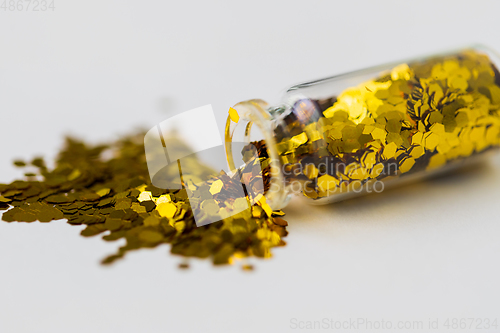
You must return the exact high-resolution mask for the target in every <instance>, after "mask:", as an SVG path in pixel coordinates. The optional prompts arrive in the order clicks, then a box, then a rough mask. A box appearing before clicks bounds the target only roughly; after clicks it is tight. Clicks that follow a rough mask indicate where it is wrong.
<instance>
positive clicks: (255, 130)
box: [225, 99, 290, 210]
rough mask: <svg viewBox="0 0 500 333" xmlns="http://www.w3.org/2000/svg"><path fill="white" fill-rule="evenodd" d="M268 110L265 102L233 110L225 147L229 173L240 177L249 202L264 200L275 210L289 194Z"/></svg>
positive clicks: (226, 132) (245, 103)
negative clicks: (238, 174)
mask: <svg viewBox="0 0 500 333" xmlns="http://www.w3.org/2000/svg"><path fill="white" fill-rule="evenodd" d="M267 108H268V104H267V103H266V102H264V101H262V100H257V99H255V100H248V101H244V102H241V103H238V104H236V105H235V106H234V107H232V108H231V109H230V111H229V116H228V118H227V122H226V129H225V147H226V158H227V162H228V165H229V169H230V170H231V171H232V172H233V174H234V173H235V172H239V173H240V174H241V179H242V183H243V184H245V187H246V190H247V192H248V194H249V198H251V199H254V200H258V199H260V198H262V196H264V197H265V199H266V202H267V203H268V204H269V205H270V206H271V208H273V209H275V210H276V209H281V208H283V207H284V206H286V204H287V203H288V201H289V199H290V194H289V193H288V192H287V190H286V186H285V179H284V177H283V174H282V172H281V162H280V160H279V155H278V152H277V150H276V143H275V139H274V136H273V126H274V125H273V117H272V116H271V115H270V114H269V113H268V112H267ZM249 179H252V181H251V182H249V181H248V180H249ZM252 203H253V202H252Z"/></svg>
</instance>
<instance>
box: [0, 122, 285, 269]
mask: <svg viewBox="0 0 500 333" xmlns="http://www.w3.org/2000/svg"><path fill="white" fill-rule="evenodd" d="M233 116H234V115H233ZM143 138H144V134H143V133H139V134H136V135H130V136H125V137H123V138H121V139H120V140H118V141H117V142H113V143H110V144H106V145H97V146H90V145H87V144H85V143H84V142H81V141H77V140H75V139H71V138H68V139H67V140H66V145H65V147H64V148H63V149H62V150H61V151H60V152H59V156H58V158H57V160H56V163H55V168H54V169H53V170H49V169H48V168H47V167H46V166H45V163H44V161H43V159H41V158H36V159H34V160H33V161H32V162H31V163H21V162H20V161H16V162H15V165H16V166H18V167H24V166H29V167H36V168H38V172H37V175H38V176H39V179H41V180H40V181H35V180H17V181H14V182H12V183H11V184H0V209H8V208H11V209H9V210H7V211H6V212H5V213H4V214H3V216H2V218H3V220H4V221H6V222H13V221H18V222H34V221H36V220H38V221H40V222H50V221H52V220H59V219H67V221H68V223H69V224H71V225H86V228H85V229H84V230H83V231H82V232H81V235H82V236H85V237H91V236H95V235H98V234H103V233H105V235H104V236H103V237H102V238H103V239H104V240H106V241H115V240H118V239H125V241H126V244H125V245H124V246H122V247H120V248H119V250H118V252H117V253H116V254H114V255H111V256H109V257H107V258H105V259H104V260H103V263H104V264H110V263H112V262H114V261H115V260H117V259H120V258H122V257H124V256H125V254H126V253H127V252H129V251H132V250H137V249H140V248H150V247H156V246H158V245H161V244H171V250H170V251H171V253H173V254H176V255H180V256H182V257H185V258H188V257H198V258H210V259H211V260H212V262H213V263H214V264H229V263H232V262H234V261H235V259H244V258H246V257H250V256H255V257H261V258H268V257H270V256H271V252H270V249H271V248H272V247H275V246H283V245H285V242H284V241H283V240H282V237H285V236H286V234H287V232H286V229H285V227H286V222H283V221H282V220H281V219H280V220H276V219H277V218H276V217H274V216H273V215H275V216H282V215H283V212H281V211H276V212H273V211H272V210H271V209H270V207H269V205H267V204H266V202H265V199H263V198H262V199H260V200H259V201H258V204H256V205H255V206H253V209H255V213H254V211H253V210H252V211H250V210H249V209H248V200H249V198H246V197H244V198H236V199H235V198H234V195H233V194H232V192H231V190H232V188H233V187H232V186H233V185H232V184H236V182H239V179H237V175H236V176H234V177H230V176H228V175H226V174H224V173H220V174H218V175H217V174H216V173H214V172H213V171H212V170H210V169H209V168H207V167H206V166H204V165H202V164H201V163H200V162H198V161H197V160H196V159H195V158H190V160H189V163H192V165H193V166H194V167H192V168H190V169H192V170H195V171H196V172H198V173H197V174H196V175H191V174H183V178H184V179H185V180H186V182H188V183H187V184H186V183H184V185H185V188H184V189H182V190H164V189H160V188H156V187H154V186H152V185H151V183H150V181H149V177H148V170H147V164H146V160H145V155H144V146H143ZM178 145H179V147H184V149H187V146H185V145H184V144H183V143H182V142H181V141H178ZM105 151H112V152H113V153H114V154H113V156H114V157H113V158H112V159H105V158H103V157H102V156H103V153H104V152H105ZM252 156H253V155H252ZM253 159H255V157H253ZM263 160H264V158H258V159H257V160H255V161H253V160H252V159H250V160H249V161H248V164H247V166H248V168H246V169H243V170H242V173H243V174H247V175H248V179H249V180H250V181H253V180H254V179H256V178H260V179H262V177H263V175H267V174H268V172H269V171H268V169H269V168H268V167H267V169H266V170H267V171H265V172H264V173H262V171H261V170H260V168H258V170H257V169H254V168H253V165H254V164H255V163H259V165H260V164H261V163H263ZM207 177H211V178H209V181H208V183H209V184H210V186H205V187H203V186H196V185H194V183H190V182H192V181H193V180H196V179H198V180H199V179H202V178H207ZM189 179H190V180H189ZM238 184H239V183H238ZM186 188H190V190H192V191H195V192H196V193H199V197H200V201H199V202H198V201H196V200H192V202H189V200H188V195H187V192H186ZM261 192H262V191H261ZM200 205H201V206H202V208H204V210H202V211H205V212H206V213H208V214H216V213H219V210H220V209H219V208H220V207H225V209H227V210H228V211H231V210H232V209H238V210H239V211H241V212H240V213H238V214H236V215H234V216H228V217H226V218H223V219H222V220H220V221H218V222H215V223H212V224H209V225H205V226H201V227H197V226H196V224H195V221H194V217H193V212H192V210H191V207H192V206H193V207H199V206H200ZM219 206H220V207H219ZM180 267H181V268H187V267H188V264H187V263H186V262H183V263H182V264H180ZM252 267H253V266H251V265H249V264H248V263H246V262H242V268H243V269H244V270H251V269H252Z"/></svg>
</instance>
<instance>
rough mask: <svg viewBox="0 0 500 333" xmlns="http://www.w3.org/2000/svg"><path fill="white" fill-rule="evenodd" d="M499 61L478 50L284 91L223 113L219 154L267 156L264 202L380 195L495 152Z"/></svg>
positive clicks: (499, 124) (499, 132)
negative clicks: (254, 150) (272, 99)
mask: <svg viewBox="0 0 500 333" xmlns="http://www.w3.org/2000/svg"><path fill="white" fill-rule="evenodd" d="M499 64H500V60H499V58H498V56H497V55H496V54H495V53H494V52H492V51H491V50H489V49H487V48H485V47H482V46H478V47H471V48H466V49H461V50H457V51H453V52H448V53H443V54H436V55H432V56H427V57H421V58H416V59H412V60H409V61H401V62H398V63H391V64H386V65H382V66H377V67H372V68H368V69H364V70H359V71H355V72H351V73H347V74H343V75H338V76H333V77H329V78H325V79H321V80H317V81H312V82H307V83H303V84H299V85H296V86H293V87H290V88H289V89H288V90H287V92H286V93H285V95H284V96H283V97H282V99H281V102H280V103H279V104H277V105H275V106H270V105H268V104H267V103H266V102H265V101H262V100H258V99H254V100H248V101H244V102H241V103H238V104H236V105H235V106H234V107H233V108H231V109H230V112H229V117H228V119H227V123H226V130H225V141H226V155H227V159H228V164H229V167H230V169H231V170H235V169H236V167H238V165H235V161H236V160H237V159H240V158H241V157H240V156H239V155H238V154H240V155H241V153H240V150H239V149H237V148H236V143H237V142H238V143H240V142H243V143H246V144H251V143H254V144H255V145H256V146H257V147H258V149H260V152H259V154H261V155H262V156H266V157H268V158H269V160H270V172H269V177H268V179H266V180H265V182H264V183H266V184H267V186H266V188H265V196H266V199H267V202H268V203H269V204H270V205H271V207H272V208H273V209H280V208H283V207H284V206H285V205H286V204H287V203H288V201H289V199H290V197H291V194H292V193H299V194H300V195H301V196H302V197H303V198H306V199H307V201H308V202H309V203H312V204H324V203H328V202H335V201H340V200H344V199H346V198H349V197H352V196H357V195H360V194H362V193H370V192H380V191H381V190H383V189H384V188H385V187H386V186H388V185H391V184H393V183H401V182H402V181H403V180H411V179H415V178H421V177H424V176H426V175H429V174H432V173H436V172H443V171H446V170H449V169H450V168H455V167H457V166H460V165H462V164H464V163H468V162H470V161H472V160H477V159H476V158H473V157H477V156H484V155H486V154H485V153H486V152H489V151H493V150H495V148H498V146H500V73H499V71H498V65H499Z"/></svg>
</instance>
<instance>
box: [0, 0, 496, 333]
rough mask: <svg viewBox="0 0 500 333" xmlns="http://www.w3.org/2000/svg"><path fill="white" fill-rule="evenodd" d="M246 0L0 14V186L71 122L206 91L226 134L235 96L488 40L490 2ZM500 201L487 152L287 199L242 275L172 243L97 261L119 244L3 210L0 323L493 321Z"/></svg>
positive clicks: (135, 114)
mask: <svg viewBox="0 0 500 333" xmlns="http://www.w3.org/2000/svg"><path fill="white" fill-rule="evenodd" d="M1 2H3V0H0V3H1ZM248 3H249V4H248V5H242V4H241V3H236V2H230V1H228V2H201V1H200V2H185V3H181V2H180V1H175V2H174V1H171V2H167V1H144V0H142V1H138V0H136V1H123V0H122V1H118V0H116V1H110V0H99V1H98V0H86V1H78V2H77V1H70V0H55V7H56V8H55V11H53V12H52V11H46V12H31V11H27V12H26V11H14V12H10V11H8V10H7V11H3V10H0V115H1V116H0V124H1V129H0V142H1V147H2V148H1V151H2V155H1V156H2V157H1V158H0V182H10V181H12V180H13V179H15V178H16V177H20V176H21V172H20V171H19V170H16V169H15V168H14V167H12V166H11V161H12V160H13V159H14V158H16V157H25V158H30V157H32V156H34V155H37V154H41V155H44V156H48V157H53V156H54V154H55V153H56V152H57V150H58V149H59V148H60V147H61V144H62V137H63V135H64V134H68V133H71V134H73V135H77V136H80V137H82V138H85V139H86V140H90V141H92V142H98V141H101V140H106V139H113V138H115V137H117V136H118V135H119V134H120V133H129V132H130V131H132V129H133V128H135V127H140V126H143V127H145V128H149V127H152V126H153V125H155V124H157V123H158V122H160V121H162V120H164V119H166V118H167V117H168V116H171V115H173V114H176V113H179V112H182V111H186V110H189V109H192V108H194V107H198V106H201V105H205V104H212V105H213V106H214V109H215V111H216V113H217V117H218V122H219V128H220V129H221V130H222V129H223V124H224V120H225V116H226V113H227V109H228V107H229V106H231V105H233V104H235V103H236V102H238V101H241V100H245V99H249V98H255V97H258V98H264V99H267V100H269V101H270V102H274V101H276V100H277V98H278V96H279V93H280V91H282V90H283V89H284V88H286V87H287V86H289V85H291V84H295V83H300V82H301V81H304V80H309V79H316V78H321V77H324V76H328V75H332V74H337V73H341V72H345V71H349V70H354V69H358V68H362V67H366V66H370V65H376V64H379V63H385V62H388V61H394V60H398V59H404V58H408V57H412V56H416V55H422V54H426V53H433V52H436V51H442V50H446V49H449V48H455V47H457V46H461V45H467V44H471V43H477V42H480V43H484V44H487V45H489V46H491V47H492V48H494V49H497V50H500V38H499V31H500V14H499V13H500V3H499V2H493V1H467V2H463V1H456V0H455V1H328V2H326V1H325V2H320V1H307V2H305V1H304V2H295V1H283V2H280V3H269V2H268V1H263V2H260V1H251V2H248ZM26 4H27V2H25V5H26ZM499 203H500V159H499V158H496V159H494V160H493V161H492V163H490V164H489V165H487V166H485V167H483V168H480V169H479V170H476V171H469V172H462V173H458V174H455V175H451V176H449V177H446V178H443V179H438V180H434V181H427V182H422V183H419V184H415V185H412V186H407V187H404V188H400V189H395V190H392V191H387V192H385V193H383V194H381V195H378V196H372V197H365V198H361V199H357V200H351V201H348V202H344V203H340V204H336V205H330V206H326V207H308V206H303V205H302V204H298V203H296V202H293V203H292V204H291V205H290V206H289V207H288V208H287V209H286V212H287V213H288V215H287V217H288V218H287V219H288V221H289V223H290V227H289V231H290V235H289V236H288V237H287V239H286V240H287V242H288V245H287V246H286V247H284V248H280V249H276V250H275V251H274V254H275V257H274V258H273V259H271V260H267V261H262V260H260V261H259V260H256V261H254V263H255V266H256V270H255V271H254V272H251V273H247V272H243V271H241V270H240V269H239V267H238V266H235V267H226V268H213V267H212V266H211V265H210V264H209V263H208V262H205V261H194V262H192V265H191V266H192V267H191V269H189V270H187V271H180V270H178V269H177V264H178V263H179V262H180V258H178V257H173V256H171V255H169V254H168V250H169V248H168V246H167V245H165V246H162V247H159V248H157V249H155V250H141V251H138V252H136V253H133V254H130V255H128V256H127V258H126V259H125V260H124V261H121V262H119V263H117V264H116V265H114V266H112V267H110V268H103V267H101V266H99V264H98V263H99V260H100V259H101V258H103V256H105V255H106V254H109V253H112V252H113V251H114V249H116V248H117V247H118V246H119V244H121V243H120V242H118V243H106V242H104V241H102V240H101V239H100V238H99V237H95V238H91V239H88V238H82V237H80V236H79V232H80V229H81V228H80V227H73V226H70V225H67V224H66V223H65V222H63V221H58V222H53V223H50V224H40V223H38V222H35V223H32V224H21V223H19V224H17V223H12V224H7V223H3V222H2V223H0V332H2V333H4V332H5V333H10V332H137V331H140V332H287V331H296V330H298V329H294V327H296V326H299V324H300V325H305V324H306V323H305V322H306V321H321V320H323V318H326V319H330V318H332V319H334V320H349V319H351V320H357V318H366V319H367V320H372V321H382V320H384V321H385V322H388V321H390V322H391V323H392V325H393V326H392V327H396V325H398V322H399V321H407V320H408V321H423V322H424V325H427V322H428V320H429V318H432V319H433V320H434V319H435V318H439V325H440V326H439V327H440V328H441V330H440V331H443V329H444V326H443V324H444V321H445V320H446V318H469V317H473V318H490V319H493V318H496V317H497V316H500V311H499V310H500V304H499V296H500V286H499V281H500V269H499V260H498V257H499V253H500V252H499V251H500V242H499V240H498V238H499V235H500V218H499V214H500V213H499V210H498V205H499ZM499 324H500V322H499ZM425 327H426V326H425ZM352 328H353V329H352V330H349V331H356V330H355V329H354V327H352ZM362 328H363V327H360V330H359V331H368V330H362ZM325 331H332V330H325ZM378 331H382V330H378ZM391 331H396V330H395V329H392V330H391ZM420 331H422V332H423V331H427V330H420ZM436 331H437V330H436ZM464 331H466V330H461V331H460V332H464ZM482 331H483V332H484V331H488V330H482Z"/></svg>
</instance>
